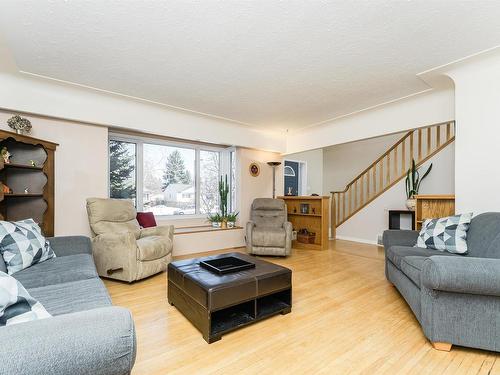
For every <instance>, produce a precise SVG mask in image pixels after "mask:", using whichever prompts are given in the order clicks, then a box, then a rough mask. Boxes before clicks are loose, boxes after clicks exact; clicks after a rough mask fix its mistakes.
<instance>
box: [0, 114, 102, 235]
mask: <svg viewBox="0 0 500 375" xmlns="http://www.w3.org/2000/svg"><path fill="white" fill-rule="evenodd" d="M11 116H12V112H5V111H1V110H0V128H1V129H3V130H9V131H11V130H12V129H10V128H9V127H8V126H7V124H6V122H7V120H8V119H9V118H10V117H11ZM25 117H27V118H28V119H29V120H30V121H31V123H32V125H33V131H32V136H33V137H36V138H41V139H45V140H48V141H52V142H55V143H59V146H58V147H57V151H56V154H55V155H56V156H55V234H56V235H71V234H83V235H89V234H90V229H89V224H88V220H87V211H86V208H85V199H86V198H88V197H106V196H107V194H108V184H107V181H108V180H107V179H108V130H107V129H106V128H104V127H100V126H91V125H86V124H82V123H75V122H69V121H62V120H54V119H49V118H44V117H38V116H25Z"/></svg>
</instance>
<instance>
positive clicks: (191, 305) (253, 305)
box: [168, 283, 292, 344]
mask: <svg viewBox="0 0 500 375" xmlns="http://www.w3.org/2000/svg"><path fill="white" fill-rule="evenodd" d="M291 298H292V290H291V288H288V289H285V290H282V291H278V292H276V293H272V294H270V295H267V296H263V297H259V298H255V299H252V300H249V301H246V302H242V303H239V304H237V305H233V306H229V307H226V308H223V309H220V310H217V311H207V310H206V309H205V308H204V307H203V306H201V305H200V304H198V303H197V302H196V301H195V300H193V299H192V298H191V297H190V296H189V295H187V294H185V293H183V292H182V291H181V290H180V289H179V288H177V287H176V286H175V285H173V284H170V283H169V285H168V301H169V303H170V304H171V305H173V306H175V307H176V308H177V309H178V310H180V311H181V312H182V314H183V315H184V316H185V317H186V318H187V319H188V320H189V321H190V322H191V323H192V324H193V325H194V326H195V327H196V328H198V330H199V331H200V332H201V333H202V335H203V338H204V339H205V340H206V341H207V342H208V343H209V344H211V343H212V342H215V341H218V340H220V339H221V336H222V335H223V334H225V333H229V332H231V331H234V330H235V329H238V328H241V327H243V326H246V325H249V324H252V323H256V322H258V321H260V320H263V319H266V318H269V317H271V316H273V315H277V314H283V315H284V314H288V313H289V312H291V310H292V303H291Z"/></svg>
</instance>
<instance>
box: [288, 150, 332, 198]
mask: <svg viewBox="0 0 500 375" xmlns="http://www.w3.org/2000/svg"><path fill="white" fill-rule="evenodd" d="M283 158H284V159H285V160H292V161H301V162H305V163H306V174H307V176H306V189H307V190H306V192H305V195H310V194H313V193H316V194H318V195H323V149H321V148H320V149H317V150H310V151H304V152H298V153H296V154H288V155H286V156H284V157H283ZM280 178H281V179H283V183H284V178H285V177H284V176H283V174H280ZM279 194H280V195H282V194H284V191H283V190H280V192H279Z"/></svg>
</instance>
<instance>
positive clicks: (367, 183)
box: [366, 168, 372, 199]
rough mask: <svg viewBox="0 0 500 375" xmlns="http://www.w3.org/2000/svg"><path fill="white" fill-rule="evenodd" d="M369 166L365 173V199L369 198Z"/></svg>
mask: <svg viewBox="0 0 500 375" xmlns="http://www.w3.org/2000/svg"><path fill="white" fill-rule="evenodd" d="M371 170H372V169H371V168H370V169H368V172H367V173H366V199H370V173H371Z"/></svg>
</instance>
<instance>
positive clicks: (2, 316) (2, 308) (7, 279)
mask: <svg viewBox="0 0 500 375" xmlns="http://www.w3.org/2000/svg"><path fill="white" fill-rule="evenodd" d="M50 316H51V315H50V314H49V313H48V312H47V310H45V308H44V307H43V306H42V304H41V303H40V302H38V301H37V300H35V299H34V298H33V297H31V296H30V294H29V293H28V292H27V291H26V289H24V287H23V286H22V285H21V283H20V282H19V281H17V280H16V279H14V278H13V277H12V276H9V275H7V274H6V273H4V272H2V271H0V326H5V325H10V324H17V323H23V322H29V321H31V320H37V319H44V318H48V317H50Z"/></svg>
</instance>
